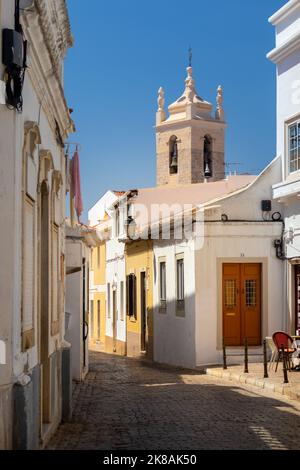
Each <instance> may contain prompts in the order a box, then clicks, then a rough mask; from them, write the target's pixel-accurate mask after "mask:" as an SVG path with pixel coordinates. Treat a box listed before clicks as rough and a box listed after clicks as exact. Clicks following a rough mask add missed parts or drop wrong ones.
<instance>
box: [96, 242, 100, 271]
mask: <svg viewBox="0 0 300 470" xmlns="http://www.w3.org/2000/svg"><path fill="white" fill-rule="evenodd" d="M97 268H98V269H100V246H98V247H97Z"/></svg>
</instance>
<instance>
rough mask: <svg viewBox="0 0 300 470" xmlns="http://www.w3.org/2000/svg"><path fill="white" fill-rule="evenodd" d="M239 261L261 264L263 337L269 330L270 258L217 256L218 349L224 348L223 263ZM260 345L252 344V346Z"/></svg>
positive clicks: (241, 262)
mask: <svg viewBox="0 0 300 470" xmlns="http://www.w3.org/2000/svg"><path fill="white" fill-rule="evenodd" d="M224 263H225V264H226V263H229V264H230V263H238V264H247V263H248V264H252V263H259V264H261V337H262V338H264V337H265V336H267V332H268V291H269V283H268V266H269V259H268V258H267V257H265V258H247V257H242V256H241V257H232V258H217V259H216V265H217V280H216V281H217V293H218V294H217V331H216V335H217V338H216V343H217V350H220V351H221V350H222V348H223V264H224ZM232 347H233V348H240V346H232ZM252 347H253V348H257V347H258V346H251V348H252Z"/></svg>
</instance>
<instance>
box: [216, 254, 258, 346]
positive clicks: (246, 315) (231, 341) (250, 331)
mask: <svg viewBox="0 0 300 470" xmlns="http://www.w3.org/2000/svg"><path fill="white" fill-rule="evenodd" d="M222 290H223V338H224V344H225V345H226V346H242V345H243V344H244V339H245V338H247V340H248V345H249V346H260V345H261V264H260V263H243V264H238V263H228V264H223V289H222Z"/></svg>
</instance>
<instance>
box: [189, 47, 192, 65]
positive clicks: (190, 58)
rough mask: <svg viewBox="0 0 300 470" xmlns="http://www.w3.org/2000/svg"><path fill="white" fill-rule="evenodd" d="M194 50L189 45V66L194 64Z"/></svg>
mask: <svg viewBox="0 0 300 470" xmlns="http://www.w3.org/2000/svg"><path fill="white" fill-rule="evenodd" d="M192 58H193V52H192V48H191V46H190V47H189V67H191V66H192Z"/></svg>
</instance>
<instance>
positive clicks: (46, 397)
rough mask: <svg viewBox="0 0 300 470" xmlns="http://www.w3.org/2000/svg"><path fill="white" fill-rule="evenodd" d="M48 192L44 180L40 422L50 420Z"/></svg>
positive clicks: (41, 228) (41, 263) (42, 193)
mask: <svg viewBox="0 0 300 470" xmlns="http://www.w3.org/2000/svg"><path fill="white" fill-rule="evenodd" d="M49 219H50V214H49V192H48V187H47V184H46V182H45V181H44V182H43V183H42V185H41V213H40V230H41V242H40V299H41V301H40V308H41V310H40V318H41V330H40V331H41V334H40V351H41V366H42V372H41V379H42V387H41V394H42V397H41V408H42V409H41V420H42V424H46V423H50V422H51V402H52V400H51V368H50V358H49V321H50V318H49V294H50V292H49V282H50V278H49V273H50V259H49V246H50V245H49V244H50V233H49V232H50V227H49Z"/></svg>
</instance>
